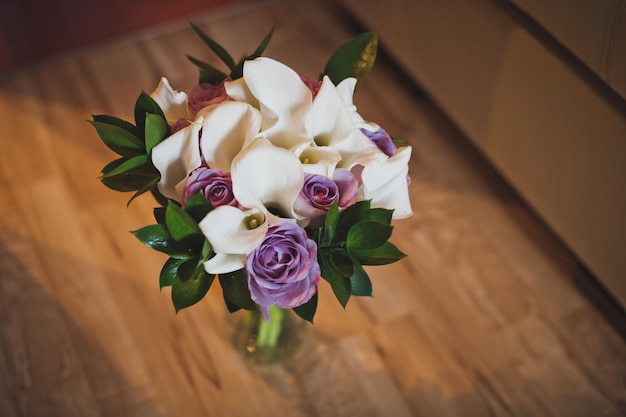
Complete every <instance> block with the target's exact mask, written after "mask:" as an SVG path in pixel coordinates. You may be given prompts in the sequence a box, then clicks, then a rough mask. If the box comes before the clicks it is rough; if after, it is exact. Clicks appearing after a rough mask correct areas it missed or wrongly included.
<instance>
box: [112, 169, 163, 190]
mask: <svg viewBox="0 0 626 417" xmlns="http://www.w3.org/2000/svg"><path fill="white" fill-rule="evenodd" d="M136 171H137V170H133V171H127V172H123V173H121V174H119V175H116V176H114V177H110V178H100V180H101V181H102V183H103V184H104V185H106V186H107V187H109V188H111V189H112V190H115V191H123V192H124V191H137V190H140V189H141V188H142V187H144V186H145V185H146V184H148V183H149V182H150V181H152V180H153V179H154V176H149V175H145V174H143V173H140V172H136ZM157 175H158V172H157Z"/></svg>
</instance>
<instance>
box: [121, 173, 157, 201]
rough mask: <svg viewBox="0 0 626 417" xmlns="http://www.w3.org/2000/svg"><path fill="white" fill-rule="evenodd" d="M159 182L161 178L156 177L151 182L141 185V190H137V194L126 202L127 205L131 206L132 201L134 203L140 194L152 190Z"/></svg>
mask: <svg viewBox="0 0 626 417" xmlns="http://www.w3.org/2000/svg"><path fill="white" fill-rule="evenodd" d="M158 183H159V178H154V179H153V180H151V181H150V182H149V183H147V184H146V185H144V186H143V187H141V188H140V189H139V190H137V192H136V193H135V194H133V196H132V197H131V198H130V200H128V203H126V207H128V206H130V203H132V202H133V200H134V199H136V198H137V197H139V196H140V195H142V194H144V193H147V192H148V191H151V190H152V189H153V188H154V187H156V185H157V184H158Z"/></svg>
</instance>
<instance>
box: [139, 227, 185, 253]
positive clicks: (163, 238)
mask: <svg viewBox="0 0 626 417" xmlns="http://www.w3.org/2000/svg"><path fill="white" fill-rule="evenodd" d="M131 233H132V234H133V235H135V237H136V238H137V239H139V240H140V241H141V242H142V243H143V244H144V245H146V246H148V247H149V248H151V249H154V250H156V251H159V252H163V253H166V254H168V255H170V256H171V257H172V258H176V259H189V258H190V257H191V255H190V254H189V252H188V250H187V248H186V247H185V246H183V245H181V244H180V243H179V242H177V241H175V240H174V239H173V238H172V236H171V235H170V233H169V232H168V231H167V229H166V228H165V226H163V225H161V224H151V225H149V226H145V227H142V228H141V229H138V230H135V231H133V232H131Z"/></svg>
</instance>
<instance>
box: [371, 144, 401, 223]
mask: <svg viewBox="0 0 626 417" xmlns="http://www.w3.org/2000/svg"><path fill="white" fill-rule="evenodd" d="M411 150H412V149H411V147H410V146H406V147H403V148H400V149H398V151H397V152H396V153H395V154H394V155H393V156H392V157H391V158H389V159H387V160H385V161H383V162H373V163H371V164H369V165H366V166H364V167H363V171H362V172H361V180H362V181H363V187H362V188H361V194H362V195H361V196H360V198H359V200H361V199H363V200H372V203H371V204H372V207H380V208H386V209H390V210H394V212H393V218H394V219H404V218H406V217H409V216H411V215H412V214H413V210H412V209H411V202H410V200H409V190H408V183H407V181H408V178H407V175H408V173H409V166H408V163H409V159H410V157H411Z"/></svg>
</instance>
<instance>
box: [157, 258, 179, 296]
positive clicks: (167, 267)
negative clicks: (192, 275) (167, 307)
mask: <svg viewBox="0 0 626 417" xmlns="http://www.w3.org/2000/svg"><path fill="white" fill-rule="evenodd" d="M183 262H185V259H176V258H169V259H168V260H167V261H166V262H165V264H164V265H163V268H161V274H160V275H159V286H160V288H161V289H163V288H164V287H171V286H172V285H173V284H174V281H175V280H176V276H177V273H178V267H179V266H180V265H181V264H182V263H183Z"/></svg>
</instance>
